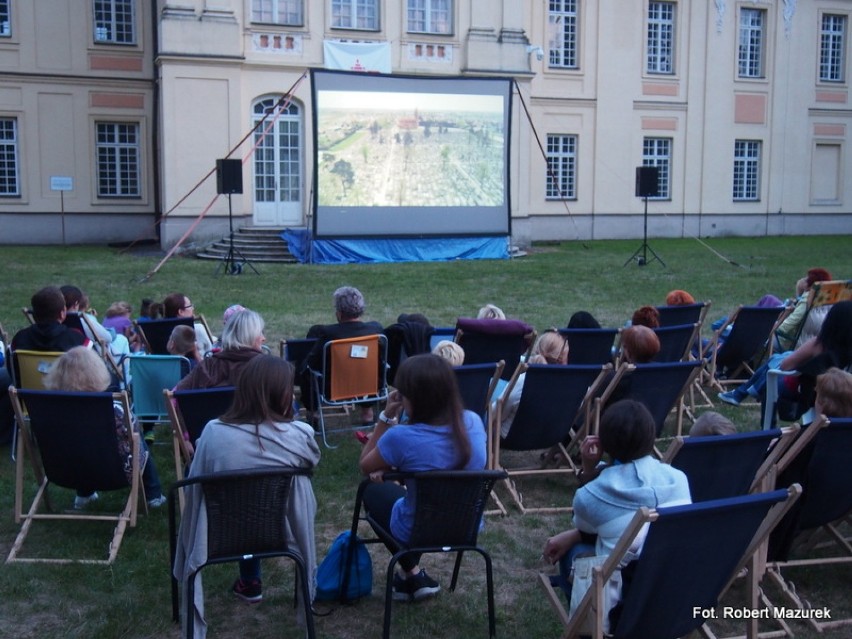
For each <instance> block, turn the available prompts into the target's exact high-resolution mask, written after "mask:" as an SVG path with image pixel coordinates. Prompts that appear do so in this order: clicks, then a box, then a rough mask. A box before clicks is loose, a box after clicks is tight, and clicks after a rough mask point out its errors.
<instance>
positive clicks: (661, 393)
mask: <svg viewBox="0 0 852 639" xmlns="http://www.w3.org/2000/svg"><path fill="white" fill-rule="evenodd" d="M703 365H704V360H700V359H696V360H691V361H688V362H651V363H650V364H621V366H619V370H622V371H623V372H624V375H623V377H622V379H623V382H622V381H621V380H619V381H616V382H614V383H611V384H610V385H609V386H608V387H607V389H606V390H605V391H604V393H603V394H602V395H601V397H600V398H598V399H597V400H596V401H595V405H594V407H593V408H594V410H593V413H594V421H593V424H594V432H595V433H597V432H598V425H599V424H600V417H601V412H602V409H603V407H604V406H606V404H607V401H608V400H609V398H610V397H611V396H612V394H613V393H617V396H618V398H619V399H635V400H637V401H640V402H642V403H643V404H645V406H647V408H648V410H649V411H650V412H651V416H652V417H653V418H654V424H655V425H656V429H657V439H659V438H660V437H661V436H662V435H663V430H664V427H665V423H666V419H667V418H668V416H669V414H670V413H671V412H672V411H674V412H675V433H674V435H675V436H677V435H680V434H681V433H682V431H683V414H684V398H685V395H686V393H687V391H688V390H689V389H690V387H691V386H692V384H693V382H694V381H695V379H696V378H697V377H698V375H699V374H700V373H701V370H702V367H703Z"/></svg>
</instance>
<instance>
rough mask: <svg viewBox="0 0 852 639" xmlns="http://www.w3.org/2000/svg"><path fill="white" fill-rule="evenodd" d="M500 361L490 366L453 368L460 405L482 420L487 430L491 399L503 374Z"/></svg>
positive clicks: (502, 364) (503, 363)
mask: <svg viewBox="0 0 852 639" xmlns="http://www.w3.org/2000/svg"><path fill="white" fill-rule="evenodd" d="M504 366H505V362H503V361H502V360H501V361H499V362H494V363H491V364H465V365H463V366H455V367H453V371H454V372H455V374H456V382H458V386H459V393H460V394H461V398H462V404H464V407H465V408H466V409H467V410H471V411H473V412H474V413H476V414H477V415H479V417H480V418H481V419H482V423H483V424H485V425H486V428H488V426H487V425H488V420H489V414H490V408H491V397H492V396H493V394H494V389H495V388H497V382H498V380H499V379H500V375H501V374H502V372H503V367H504Z"/></svg>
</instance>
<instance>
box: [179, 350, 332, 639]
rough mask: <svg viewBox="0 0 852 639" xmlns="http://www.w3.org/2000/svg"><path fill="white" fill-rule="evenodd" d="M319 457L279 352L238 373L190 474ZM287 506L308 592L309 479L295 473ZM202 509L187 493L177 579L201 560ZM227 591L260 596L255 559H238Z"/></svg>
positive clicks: (297, 464) (200, 625) (199, 621)
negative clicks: (297, 413) (296, 412)
mask: <svg viewBox="0 0 852 639" xmlns="http://www.w3.org/2000/svg"><path fill="white" fill-rule="evenodd" d="M319 459H320V450H319V447H318V446H317V443H316V440H315V439H314V430H313V428H311V427H310V426H308V425H307V424H305V423H303V422H299V421H294V420H293V370H292V367H291V366H290V364H289V363H288V362H287V361H286V360H283V359H281V358H280V357H274V356H272V355H259V356H258V357H255V358H253V359H252V360H251V361H250V362H248V363H247V364H246V366H245V368H244V369H243V370H242V373H241V374H240V377H239V380H238V381H237V387H236V391H235V393H234V403H233V404H232V405H231V408H230V409H229V410H228V412H227V413H225V414H224V415H222V416H221V417H220V418H219V419H214V420H212V421H211V422H209V423H208V424H207V426H205V427H204V431H203V432H202V433H201V437H199V439H198V443H197V447H196V450H195V456H194V457H193V459H192V465H191V467H190V472H189V476H190V477H195V476H198V475H206V474H209V473H214V472H223V471H235V470H242V469H253V468H269V467H287V468H314V467H316V465H317V464H318V463H319ZM289 506H290V508H289V513H288V517H287V530H288V537H289V541H290V542H291V543H292V544H293V546H294V547H295V548H296V549H297V550H298V551H299V553H300V554H301V555H302V559H303V560H304V562H305V567H306V569H307V574H308V576H309V578H308V582H309V583H310V589H311V597H313V593H314V589H315V583H314V580H313V579H312V578H311V576H312V575H314V574H315V571H316V547H315V543H314V518H315V516H316V508H317V504H316V499H315V497H314V492H313V487H312V485H311V480H310V477H303V476H297V477H295V478H294V480H293V485H292V488H291V490H290V505H289ZM202 511H203V496H202V493H201V491H200V490H198V491H188V492H187V501H186V507H185V509H184V516H183V518H182V519H181V525H180V532H179V534H178V539H179V543H178V549H177V556H176V559H175V564H174V566H175V569H174V574H175V577H176V578H177V579H178V580H183V578H184V576H185V575H187V574H188V573H190V572H192V571H193V570H195V569H197V568H198V566H200V565H201V564H202V563H204V561H206V559H207V547H206V539H207V521H206V518H204V517H200V516H199V515H200V513H201V512H202ZM200 590H201V587H200V584H199V586H198V587H197V589H196V599H195V605H196V621H195V628H196V630H199V629H201V632H202V636H203V631H204V626H205V623H204V619H203V615H204V610H203V601H204V597H203V594H199V593H200ZM232 590H233V593H234V595H235V596H237V597H238V598H239V599H241V600H243V601H245V602H248V603H257V602H259V601H261V600H262V599H263V591H262V582H261V568H260V560H259V559H243V560H241V561H240V576H239V577H238V578H237V580H236V581H235V582H234V585H233V588H232ZM196 636H198V635H196Z"/></svg>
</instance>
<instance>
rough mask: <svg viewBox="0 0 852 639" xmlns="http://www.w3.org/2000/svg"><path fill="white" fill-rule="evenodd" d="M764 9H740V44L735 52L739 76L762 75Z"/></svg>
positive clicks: (753, 76)
mask: <svg viewBox="0 0 852 639" xmlns="http://www.w3.org/2000/svg"><path fill="white" fill-rule="evenodd" d="M765 22H766V11H764V10H763V9H749V8H745V7H744V8H742V9H740V45H739V51H738V53H737V70H738V75H739V77H741V78H762V77H763V73H764V71H763V55H764V54H763V47H764V39H765V38H764V33H763V25H764V24H765Z"/></svg>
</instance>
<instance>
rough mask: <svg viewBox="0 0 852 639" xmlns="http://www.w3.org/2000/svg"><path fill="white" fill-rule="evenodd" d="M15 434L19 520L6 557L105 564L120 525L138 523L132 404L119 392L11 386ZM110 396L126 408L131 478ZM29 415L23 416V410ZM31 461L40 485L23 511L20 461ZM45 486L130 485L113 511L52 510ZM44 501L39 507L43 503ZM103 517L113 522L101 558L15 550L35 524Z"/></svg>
mask: <svg viewBox="0 0 852 639" xmlns="http://www.w3.org/2000/svg"><path fill="white" fill-rule="evenodd" d="M9 392H10V394H11V397H12V406H13V407H14V410H15V415H16V418H17V419H18V424H19V426H20V428H21V436H20V437H19V438H18V459H17V465H16V471H15V475H16V476H15V522H17V523H20V522H21V521H22V520H23V524H22V526H21V530H20V532H19V533H18V536H17V538H16V539H15V542H14V544H13V545H12V549H11V551H10V552H9V556H8V558H7V559H6V562H7V563H9V562H30V563H38V562H40V563H59V564H64V563H92V564H111V563H112V562H113V561H114V560H115V558H116V556H117V555H118V550H119V548H120V547H121V542H122V540H123V538H124V533H125V530H126V529H127V527H128V526H131V527H132V526H135V525H136V513H137V502H138V496H139V490H140V486H141V474H142V469H141V468H140V464H139V461H140V460H139V457H140V456H139V447H140V444H139V436H138V434H136V433H135V432H134V430H133V427H132V425H131V423H130V405H129V402H128V400H127V395H126V394H125V393H123V392H122V393H70V392H60V391H43V390H27V389H15V388H11V389H10V390H9ZM114 402H118V403H120V404H121V406H122V408H123V409H124V420H125V423H124V426H125V433H126V437H127V438H128V440H129V441H128V443H129V445H130V451H131V462H130V463H131V471H130V477H131V478H130V480H128V477H127V474H126V473H125V467H124V463H123V462H122V460H121V459H120V458H119V456H118V454H117V452H116V451H117V449H118V437H119V435H118V433H117V430H116V422H115V420H116V417H115V409H114V405H113V403H114ZM25 411H26V413H27V419H25V418H24V413H25ZM25 460H29V461H30V464H31V466H32V472H33V474H34V476H35V480H36V483H37V485H38V489H37V491H36V494H35V497H34V498H33V501H32V504H31V505H30V507H29V509H28V511H27V512H26V513H24V512H23V493H24V465H25V463H26V462H25ZM51 486H61V487H63V488H70V489H77V490H81V491H84V492H92V491H95V490H98V491H112V490H121V489H129V491H128V495H127V499H126V501H125V502H124V505H123V507H122V509H121V511H120V512H119V513H117V514H115V513H106V512H97V511H88V510H81V511H77V510H71V511H68V510H63V511H61V512H56V511H54V510H53V508H52V504H51V499H50V494H49V489H50V487H51ZM42 506H44V511H43V509H42ZM37 520H45V521H53V522H59V521H68V520H79V521H109V522H115V529H114V531H113V534H112V539H111V540H110V542H109V544H108V545H107V547H106V550H107V553H106V559H69V558H57V557H43V556H42V557H22V556H21V551H22V548H23V545H24V542H25V541H26V539H27V535H28V534H29V532H30V528H31V527H32V524H33V522H35V521H37Z"/></svg>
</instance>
